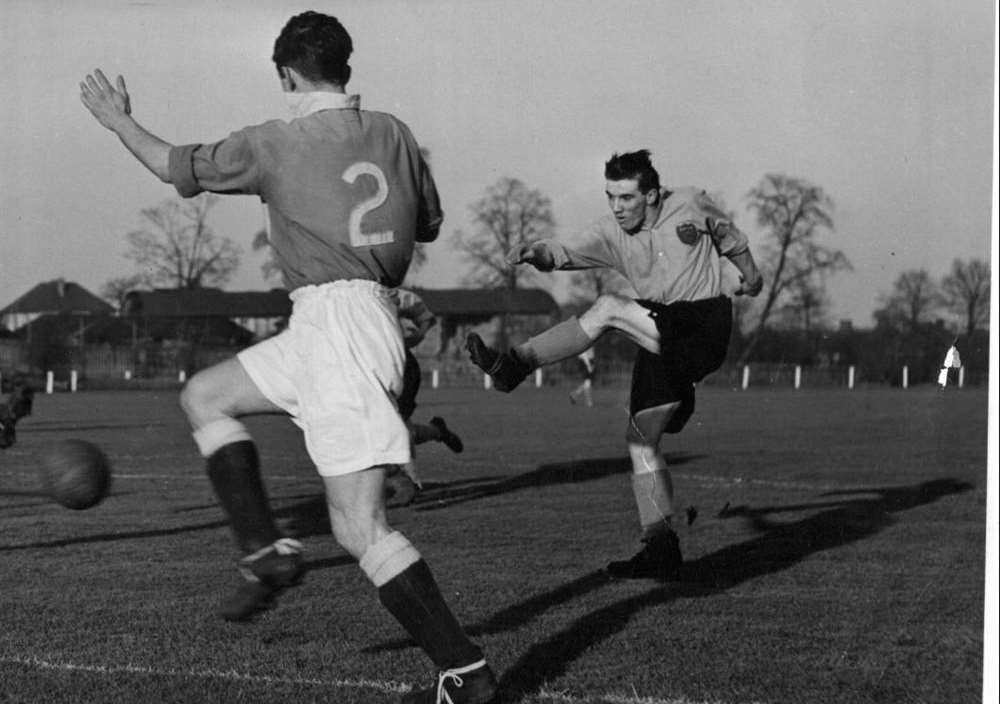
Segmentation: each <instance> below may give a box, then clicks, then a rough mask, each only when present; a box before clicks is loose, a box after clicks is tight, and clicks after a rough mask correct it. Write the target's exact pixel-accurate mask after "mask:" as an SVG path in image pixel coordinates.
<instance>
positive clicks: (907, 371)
mask: <svg viewBox="0 0 1000 704" xmlns="http://www.w3.org/2000/svg"><path fill="white" fill-rule="evenodd" d="M903 388H904V389H908V388H910V368H909V367H908V366H906V365H905V364H904V365H903Z"/></svg>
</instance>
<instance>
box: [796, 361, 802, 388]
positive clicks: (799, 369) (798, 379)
mask: <svg viewBox="0 0 1000 704" xmlns="http://www.w3.org/2000/svg"><path fill="white" fill-rule="evenodd" d="M801 386H802V367H801V366H800V365H798V364H796V365H795V388H796V389H798V388H799V387H801Z"/></svg>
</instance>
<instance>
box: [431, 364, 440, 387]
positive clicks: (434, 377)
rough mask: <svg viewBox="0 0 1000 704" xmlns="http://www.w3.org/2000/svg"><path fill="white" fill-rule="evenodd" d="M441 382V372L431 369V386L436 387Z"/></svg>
mask: <svg viewBox="0 0 1000 704" xmlns="http://www.w3.org/2000/svg"><path fill="white" fill-rule="evenodd" d="M440 383H441V374H440V372H438V370H437V369H432V370H431V388H432V389H436V388H437V387H438V386H439V385H440Z"/></svg>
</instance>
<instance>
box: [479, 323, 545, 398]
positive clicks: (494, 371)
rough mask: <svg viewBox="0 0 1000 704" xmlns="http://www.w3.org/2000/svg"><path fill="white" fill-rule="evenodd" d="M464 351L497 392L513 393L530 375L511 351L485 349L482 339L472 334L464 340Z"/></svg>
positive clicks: (529, 371) (526, 365)
mask: <svg viewBox="0 0 1000 704" xmlns="http://www.w3.org/2000/svg"><path fill="white" fill-rule="evenodd" d="M465 349H466V350H468V352H469V356H470V357H471V358H472V363H473V364H475V365H476V366H477V367H479V368H480V369H482V370H483V371H484V372H486V374H488V375H489V377H490V378H491V379H492V380H493V386H494V387H496V389H497V391H503V392H505V393H507V392H510V391H513V390H514V389H515V388H517V386H518V384H520V383H521V382H522V381H524V380H525V379H527V378H528V375H529V374H531V366H530V365H528V364H526V363H525V362H523V361H521V360H520V359H518V357H517V355H516V354H515V353H514V352H513V351H511V352H498V351H497V350H494V349H492V348H490V347H487V346H486V343H485V342H483V338H481V337H480V336H479V335H477V334H476V333H474V332H473V333H469V335H468V336H467V337H466V338H465Z"/></svg>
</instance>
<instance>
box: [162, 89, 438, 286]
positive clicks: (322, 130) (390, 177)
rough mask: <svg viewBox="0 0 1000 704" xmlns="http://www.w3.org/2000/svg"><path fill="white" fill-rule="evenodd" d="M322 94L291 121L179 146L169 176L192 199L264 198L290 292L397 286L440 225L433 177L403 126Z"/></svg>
mask: <svg viewBox="0 0 1000 704" xmlns="http://www.w3.org/2000/svg"><path fill="white" fill-rule="evenodd" d="M324 98H325V99H324V101H323V102H322V103H321V104H318V105H317V108H318V109H317V110H316V111H315V112H312V113H310V114H308V115H306V116H304V117H300V118H297V119H294V120H292V121H290V122H286V121H283V120H272V121H269V122H265V123H263V124H261V125H256V126H251V127H246V128H244V129H242V130H238V131H236V132H233V133H232V134H231V135H229V136H228V137H227V138H225V139H223V140H221V141H219V142H215V143H214V144H190V145H184V146H179V147H174V148H173V149H171V151H170V157H169V167H170V179H171V182H172V183H173V184H174V186H175V187H176V189H177V192H178V193H180V195H182V196H184V197H190V196H193V195H197V194H198V193H200V192H202V191H213V192H217V193H243V194H251V195H257V196H259V197H260V198H261V200H262V201H264V202H265V203H266V204H267V206H268V213H269V224H270V235H269V236H270V240H271V247H272V248H273V250H274V254H275V258H276V260H277V262H278V264H279V266H280V268H281V271H282V275H283V277H284V282H285V286H286V287H287V288H288V289H289V290H294V289H296V288H299V287H301V286H306V285H310V284H314V285H320V284H324V283H328V282H331V281H338V280H346V279H367V280H371V281H376V282H378V283H381V284H383V285H385V286H390V287H391V286H398V285H399V284H400V283H401V282H402V280H403V277H404V276H405V274H406V270H407V268H408V267H409V264H410V259H411V258H412V256H413V245H414V242H415V241H419V242H430V241H432V240H433V239H435V238H436V237H437V233H438V229H439V228H440V226H441V220H442V214H441V207H440V202H439V199H438V194H437V189H436V187H435V185H434V180H433V178H432V177H431V174H430V171H429V169H428V167H427V164H426V163H425V162H424V160H423V158H422V157H421V155H420V150H419V147H418V145H417V143H416V141H415V140H414V138H413V136H412V135H411V134H410V130H409V128H407V126H406V125H405V124H403V122H401V121H400V120H398V119H396V118H395V117H393V116H392V115H389V114H387V113H381V112H372V111H367V110H361V109H360V99H359V97H358V96H356V95H343V94H337V93H329V94H324Z"/></svg>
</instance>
